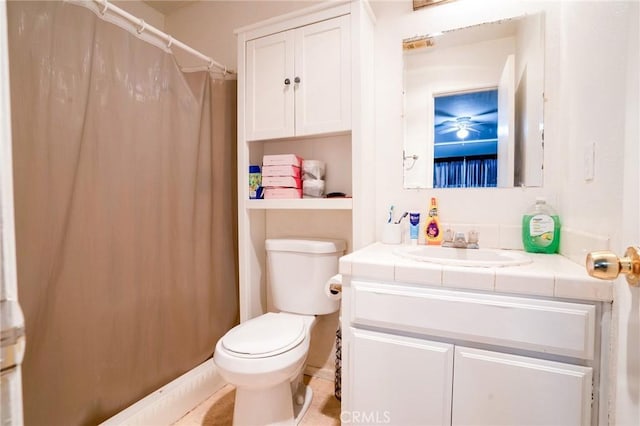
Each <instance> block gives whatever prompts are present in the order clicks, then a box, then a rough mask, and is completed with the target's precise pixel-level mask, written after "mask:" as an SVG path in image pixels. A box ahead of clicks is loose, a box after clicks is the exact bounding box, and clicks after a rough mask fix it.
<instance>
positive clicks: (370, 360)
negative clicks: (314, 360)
mask: <svg viewBox="0 0 640 426" xmlns="http://www.w3.org/2000/svg"><path fill="white" fill-rule="evenodd" d="M351 332H352V336H353V344H352V347H351V350H352V352H351V354H352V356H351V362H350V363H349V368H350V369H351V376H350V380H351V384H350V386H349V389H351V390H352V391H351V394H350V400H351V402H352V403H351V404H350V406H349V411H346V412H343V413H342V421H343V422H346V423H354V424H393V425H403V426H410V425H449V424H451V382H452V376H453V345H450V344H446V343H440V342H432V341H428V340H423V339H415V338H411V337H406V336H397V335H393V334H386V333H378V332H372V331H368V330H360V329H356V328H352V329H351Z"/></svg>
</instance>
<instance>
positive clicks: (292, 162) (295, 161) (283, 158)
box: [262, 154, 302, 167]
mask: <svg viewBox="0 0 640 426" xmlns="http://www.w3.org/2000/svg"><path fill="white" fill-rule="evenodd" d="M262 165H263V166H296V167H301V166H302V158H300V157H298V156H297V155H295V154H277V155H265V156H263V157H262Z"/></svg>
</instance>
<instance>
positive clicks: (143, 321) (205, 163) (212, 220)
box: [8, 2, 238, 425]
mask: <svg viewBox="0 0 640 426" xmlns="http://www.w3.org/2000/svg"><path fill="white" fill-rule="evenodd" d="M8 24H9V42H10V43H9V44H10V55H9V58H10V67H11V68H10V72H11V95H12V120H13V121H12V124H13V136H14V139H13V154H14V171H15V172H14V173H15V179H14V180H15V208H16V212H15V213H16V235H17V250H18V252H17V257H18V291H19V297H20V301H21V304H22V307H23V310H24V313H25V317H26V332H27V350H26V356H25V360H24V364H23V370H22V371H23V390H24V412H25V422H26V424H27V425H82V424H97V423H99V422H100V421H102V420H105V419H106V418H108V417H110V416H112V415H114V414H115V413H117V412H118V411H120V410H122V409H124V408H125V407H127V406H128V405H130V404H132V403H133V402H135V401H136V400H138V399H140V398H141V397H143V396H145V395H147V394H149V393H150V392H152V391H154V390H156V389H158V388H159V387H160V386H162V385H164V384H166V383H168V382H169V381H171V380H172V379H174V378H175V377H177V376H179V375H180V374H182V373H184V372H186V371H188V370H190V369H191V368H193V367H194V366H196V365H198V364H200V363H201V362H203V361H205V360H206V359H207V358H208V357H210V356H211V354H212V352H213V348H214V344H215V342H216V341H217V339H218V338H219V337H220V336H222V335H223V334H224V333H225V332H226V331H227V330H228V329H229V328H231V327H232V326H233V325H234V324H235V323H236V322H237V311H238V306H237V294H236V293H237V284H236V283H237V260H236V255H235V253H237V250H236V246H237V241H236V237H235V236H236V223H235V217H236V213H235V206H236V200H235V195H234V194H235V191H234V189H235V182H234V179H235V176H236V173H235V167H236V166H235V165H236V161H235V116H236V108H235V81H224V80H220V79H214V78H213V77H211V76H210V75H209V74H207V73H198V74H189V75H183V74H182V73H181V72H180V70H179V68H178V67H177V66H176V63H175V61H174V57H173V56H172V55H171V54H168V53H166V52H164V51H163V50H161V49H159V48H157V47H155V46H152V45H150V44H148V43H146V42H144V41H142V40H139V39H138V38H136V37H135V36H134V35H132V34H130V33H129V32H127V31H124V30H123V29H121V28H119V27H116V26H115V25H112V24H110V23H106V22H104V21H102V20H100V19H98V18H97V17H96V15H95V14H94V13H93V12H91V11H90V10H88V9H85V8H83V7H79V6H76V5H71V4H65V3H63V2H9V3H8Z"/></svg>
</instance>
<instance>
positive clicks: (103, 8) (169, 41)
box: [66, 0, 235, 75]
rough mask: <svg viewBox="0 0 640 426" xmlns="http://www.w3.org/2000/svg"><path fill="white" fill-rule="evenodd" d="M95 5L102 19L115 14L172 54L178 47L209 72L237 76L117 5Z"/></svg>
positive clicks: (96, 0) (100, 1)
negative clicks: (205, 65)
mask: <svg viewBox="0 0 640 426" xmlns="http://www.w3.org/2000/svg"><path fill="white" fill-rule="evenodd" d="M66 1H71V2H74V3H86V2H83V1H78V0H66ZM93 3H96V4H97V5H98V6H99V9H98V12H99V15H100V18H102V19H104V17H105V15H106V13H107V12H113V13H114V14H116V15H118V16H120V17H121V18H124V19H125V20H127V21H129V23H131V24H133V25H136V24H137V25H138V27H137V28H135V31H136V32H137V33H138V34H142V33H144V32H146V33H150V34H152V35H154V36H156V37H157V38H159V39H160V40H162V41H164V42H165V43H166V46H165V47H166V49H167V50H168V51H169V52H171V47H173V46H175V47H178V48H180V49H182V50H184V51H185V52H187V53H189V54H191V55H193V56H195V57H196V58H198V59H201V60H203V61H205V62H206V63H207V69H208V70H209V71H211V68H213V67H216V68H218V69H219V70H221V71H222V73H223V74H224V75H226V74H235V72H234V71H233V70H229V69H227V67H226V66H224V65H222V64H220V63H218V62H216V61H214V60H213V59H212V58H210V57H209V56H206V55H204V54H203V53H200V52H199V51H197V50H195V49H194V48H192V47H191V46H188V45H186V44H184V43H183V42H181V41H180V40H176V39H175V38H173V37H172V36H170V35H169V34H167V33H165V32H163V31H160V30H159V29H157V28H156V27H154V26H153V25H150V24H148V23H146V22H145V21H144V19H141V18H138V17H136V16H134V15H132V14H130V13H129V12H126V11H125V10H123V9H121V8H119V7H118V6H116V5H114V4H112V3H109V1H108V0H93ZM172 54H173V53H172Z"/></svg>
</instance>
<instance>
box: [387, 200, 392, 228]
mask: <svg viewBox="0 0 640 426" xmlns="http://www.w3.org/2000/svg"><path fill="white" fill-rule="evenodd" d="M392 220H393V204H392V205H391V207H389V220H387V223H391V221H392Z"/></svg>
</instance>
